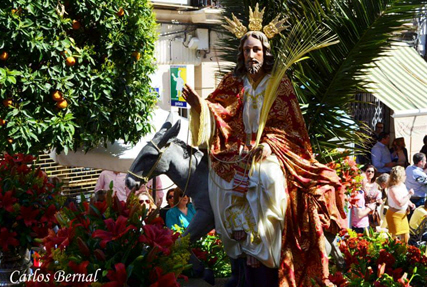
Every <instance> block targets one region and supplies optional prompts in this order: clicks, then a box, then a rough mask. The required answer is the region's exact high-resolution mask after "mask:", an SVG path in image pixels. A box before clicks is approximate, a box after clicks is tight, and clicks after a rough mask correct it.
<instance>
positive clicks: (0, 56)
mask: <svg viewBox="0 0 427 287" xmlns="http://www.w3.org/2000/svg"><path fill="white" fill-rule="evenodd" d="M7 58H9V54H8V53H7V52H6V51H3V52H2V53H1V54H0V60H2V61H6V60H7Z"/></svg>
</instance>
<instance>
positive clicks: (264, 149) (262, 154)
mask: <svg viewBox="0 0 427 287" xmlns="http://www.w3.org/2000/svg"><path fill="white" fill-rule="evenodd" d="M254 153H255V154H254V157H255V161H256V162H260V161H262V160H264V159H266V158H267V157H268V156H270V155H271V153H272V152H271V148H270V146H269V145H268V144H267V143H262V144H260V145H258V147H257V148H256V149H255V151H254Z"/></svg>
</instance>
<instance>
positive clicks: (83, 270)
mask: <svg viewBox="0 0 427 287" xmlns="http://www.w3.org/2000/svg"><path fill="white" fill-rule="evenodd" d="M88 265H89V261H83V262H82V263H80V264H77V263H76V262H74V261H70V262H68V266H69V267H70V268H71V269H72V270H73V271H74V272H75V273H78V274H87V266H88Z"/></svg>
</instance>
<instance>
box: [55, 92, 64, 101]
mask: <svg viewBox="0 0 427 287" xmlns="http://www.w3.org/2000/svg"><path fill="white" fill-rule="evenodd" d="M52 99H53V100H54V101H55V102H59V101H62V100H63V99H64V98H63V97H62V93H61V92H60V91H55V92H53V93H52Z"/></svg>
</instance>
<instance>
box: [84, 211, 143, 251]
mask: <svg viewBox="0 0 427 287" xmlns="http://www.w3.org/2000/svg"><path fill="white" fill-rule="evenodd" d="M104 222H105V225H106V226H107V229H108V231H105V230H100V229H98V230H95V231H94V232H93V233H92V237H93V238H101V239H102V241H101V247H102V248H105V246H107V243H108V242H110V241H111V240H116V239H119V238H120V237H122V236H123V235H125V234H126V233H127V232H128V231H129V230H131V229H134V228H135V227H134V226H133V225H129V226H126V223H127V218H126V217H124V216H121V215H120V216H119V218H117V220H116V222H114V220H113V219H111V218H108V219H106V220H104Z"/></svg>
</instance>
